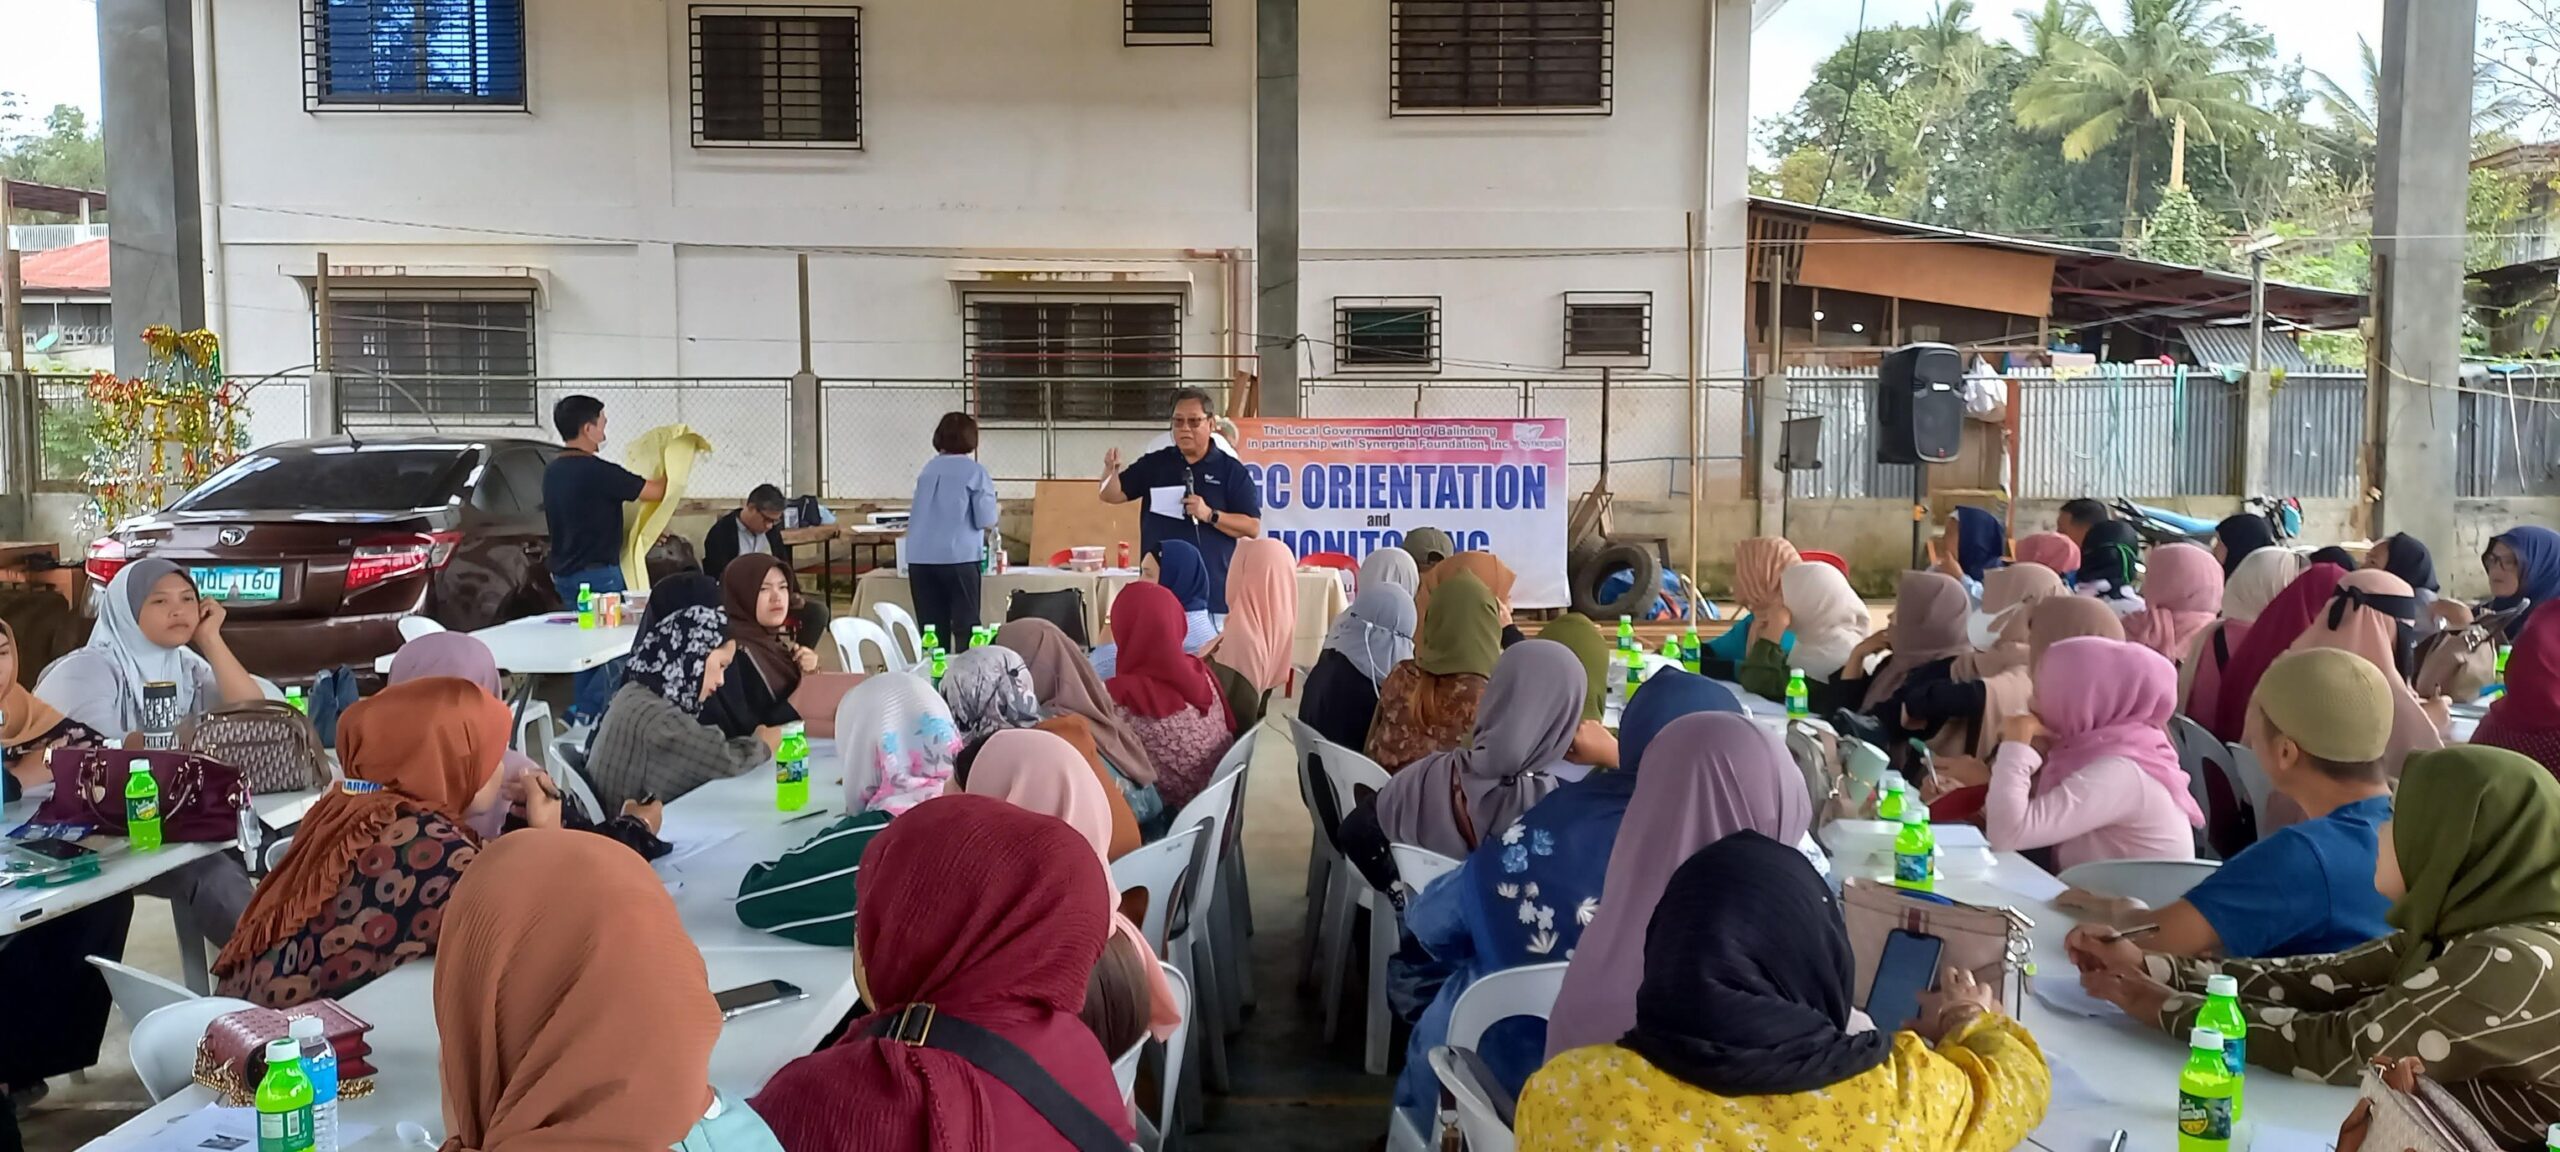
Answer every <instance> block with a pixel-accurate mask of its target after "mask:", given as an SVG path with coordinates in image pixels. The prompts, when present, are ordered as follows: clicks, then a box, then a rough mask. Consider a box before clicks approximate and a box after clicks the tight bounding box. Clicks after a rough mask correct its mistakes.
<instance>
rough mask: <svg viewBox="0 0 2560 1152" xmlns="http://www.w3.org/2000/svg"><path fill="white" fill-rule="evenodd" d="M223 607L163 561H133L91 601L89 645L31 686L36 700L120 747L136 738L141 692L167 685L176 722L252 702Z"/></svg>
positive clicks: (250, 682)
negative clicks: (93, 615)
mask: <svg viewBox="0 0 2560 1152" xmlns="http://www.w3.org/2000/svg"><path fill="white" fill-rule="evenodd" d="M224 615H225V613H224V610H223V606H222V602H221V601H219V600H204V599H199V598H198V597H197V596H196V585H195V581H193V580H191V579H188V577H187V574H186V571H185V570H184V569H182V568H180V567H178V566H177V565H176V564H174V563H171V562H169V561H167V560H158V559H152V560H136V561H134V562H133V563H130V564H127V565H125V566H124V568H123V570H122V571H119V572H117V573H116V577H115V579H114V580H111V581H109V582H108V583H107V588H106V591H105V592H103V593H100V594H99V596H98V626H97V628H96V630H94V631H92V632H91V633H90V634H89V643H88V644H87V645H86V646H84V647H81V648H79V649H76V650H74V651H72V652H70V653H68V654H65V655H64V656H63V657H62V658H61V659H59V660H56V661H54V662H53V666H52V667H50V668H47V669H45V670H44V675H43V676H42V677H41V678H40V679H38V680H37V681H36V689H35V691H36V697H37V698H38V699H41V700H43V701H44V702H45V703H47V704H51V705H53V706H54V707H55V708H56V709H59V710H60V711H61V712H62V714H63V715H64V716H66V717H68V718H70V719H72V720H76V721H78V722H80V723H81V724H82V725H84V726H86V727H87V728H89V729H90V730H91V731H93V732H96V733H97V734H98V735H99V736H101V737H104V738H105V739H106V740H107V741H108V742H109V743H122V742H123V740H124V738H125V736H126V735H128V734H130V733H133V732H138V731H141V730H142V688H143V685H146V684H152V683H166V684H172V685H175V686H176V687H177V690H178V715H179V716H180V717H186V716H190V715H193V714H195V713H197V712H201V711H204V710H206V709H208V708H212V707H214V706H216V705H219V704H233V703H242V702H246V701H250V700H256V699H259V698H260V697H261V696H262V695H263V693H261V692H260V691H259V689H258V681H257V678H256V677H253V676H251V675H250V674H249V670H248V669H247V668H245V667H242V666H241V664H240V659H239V657H236V656H233V655H232V654H231V646H230V645H229V644H226V643H224V642H223V639H222V622H223V618H224Z"/></svg>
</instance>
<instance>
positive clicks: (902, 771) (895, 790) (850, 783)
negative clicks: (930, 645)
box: [836, 672, 961, 816]
mask: <svg viewBox="0 0 2560 1152" xmlns="http://www.w3.org/2000/svg"><path fill="white" fill-rule="evenodd" d="M960 746H961V740H960V729H959V727H958V726H957V725H955V724H953V723H952V722H951V709H949V708H947V707H944V706H943V703H942V697H940V696H937V695H934V692H933V685H931V684H929V683H926V682H925V680H924V678H923V677H920V676H917V675H915V674H914V673H911V672H889V673H884V674H882V675H879V676H873V677H871V678H869V679H867V680H864V681H863V682H862V683H860V684H857V685H855V686H854V689H853V691H851V692H848V693H845V697H844V702H843V703H840V704H838V705H836V758H837V760H838V761H839V762H840V763H841V764H842V765H843V767H844V807H845V811H848V812H857V811H859V812H886V813H888V814H890V815H892V816H895V815H897V814H899V813H901V812H904V811H906V810H907V809H909V808H913V807H915V806H916V805H918V804H922V803H924V802H925V801H927V800H931V799H933V798H934V797H936V796H940V795H942V789H943V787H944V786H945V785H946V784H948V783H949V782H950V780H951V773H952V769H953V767H954V765H955V764H956V762H957V760H958V757H959V755H960Z"/></svg>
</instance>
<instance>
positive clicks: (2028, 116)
mask: <svg viewBox="0 0 2560 1152" xmlns="http://www.w3.org/2000/svg"><path fill="white" fill-rule="evenodd" d="M2070 7H2072V8H2076V9H2078V10H2079V14H2080V16H2081V18H2082V19H2083V20H2085V22H2086V23H2085V25H2084V27H2083V28H2082V30H2081V31H2080V33H2079V34H2078V35H2076V36H2071V37H2063V38H2057V40H2056V41H2055V42H2054V43H2052V44H2050V45H2049V46H2047V54H2048V60H2047V62H2046V63H2045V64H2044V65H2043V66H2042V67H2040V68H2039V69H2038V70H2037V71H2036V73H2035V75H2034V76H2032V77H2030V78H2029V79H2028V81H2027V82H2026V83H2025V84H2024V85H2021V86H2020V87H2019V89H2018V92H2017V95H2016V97H2015V98H2014V104H2015V110H2016V113H2017V117H2018V123H2019V124H2020V125H2022V126H2024V127H2026V128H2028V129H2030V130H2033V131H2038V132H2044V133H2048V134H2053V135H2058V136H2060V137H2061V140H2062V156H2063V159H2065V160H2068V161H2070V162H2072V163H2085V162H2087V161H2088V160H2089V159H2090V158H2091V157H2093V156H2096V155H2098V154H2099V153H2101V152H2103V151H2105V150H2106V149H2107V148H2108V147H2109V146H2110V145H2113V144H2115V143H2116V142H2117V140H2118V139H2119V138H2129V142H2130V146H2131V149H2132V151H2131V160H2130V162H2129V163H2128V164H2127V165H2126V169H2125V188H2124V215H2123V221H2124V235H2125V236H2126V237H2127V238H2131V237H2132V235H2133V231H2134V225H2135V220H2136V218H2137V214H2138V213H2139V211H2140V208H2141V196H2142V175H2143V170H2144V163H2143V160H2144V148H2145V145H2146V144H2147V143H2150V142H2154V141H2156V140H2157V139H2158V138H2160V137H2163V136H2168V135H2170V134H2171V130H2172V128H2173V126H2175V125H2177V124H2180V123H2183V124H2184V125H2185V126H2186V131H2187V133H2188V134H2190V135H2191V136H2194V137H2195V138H2196V139H2197V140H2198V141H2199V142H2201V143H2204V144H2218V143H2220V142H2221V141H2223V140H2224V139H2225V138H2227V137H2237V136H2241V135H2245V134H2247V133H2249V132H2251V131H2253V130H2255V129H2257V128H2258V127H2259V126H2260V125H2262V124H2263V123H2264V122H2265V119H2266V114H2265V113H2264V112H2262V111H2260V110H2259V109H2258V108H2257V107H2256V106H2255V105H2254V104H2253V103H2252V102H2251V96H2252V94H2253V91H2254V90H2255V88H2256V86H2257V84H2258V81H2259V80H2260V79H2261V77H2262V75H2263V67H2264V64H2265V62H2266V61H2267V60H2268V59H2269V58H2270V57H2272V56H2273V55H2274V51H2275V47H2274V42H2273V41H2272V40H2270V39H2269V38H2268V36H2267V34H2266V31H2265V30H2264V29H2262V28H2259V27H2257V26H2256V25H2253V24H2250V23H2248V22H2247V21H2245V20H2242V19H2241V18H2240V17H2239V16H2238V15H2236V14H2234V13H2232V12H2230V11H2228V10H2226V9H2224V8H2223V7H2222V6H2221V5H2220V3H2219V2H2218V0H2124V11H2123V14H2122V20H2121V21H2120V23H2121V25H2122V26H2121V27H2120V28H2113V27H2109V26H2108V25H2107V24H2106V23H2105V21H2104V20H2102V19H2101V18H2100V17H2099V16H2098V14H2097V12H2096V10H2095V9H2094V8H2092V7H2090V6H2089V5H2088V4H2087V3H2086V2H2085V0H2078V2H2074V3H2072V4H2071V5H2070ZM2174 163H2175V161H2173V164H2174Z"/></svg>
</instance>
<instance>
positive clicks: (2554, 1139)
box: [2542, 1124, 2560, 1152]
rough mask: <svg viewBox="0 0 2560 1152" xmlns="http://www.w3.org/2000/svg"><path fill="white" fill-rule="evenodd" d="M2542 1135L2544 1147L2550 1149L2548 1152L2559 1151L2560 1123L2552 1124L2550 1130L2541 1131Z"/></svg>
mask: <svg viewBox="0 0 2560 1152" xmlns="http://www.w3.org/2000/svg"><path fill="white" fill-rule="evenodd" d="M2542 1137H2543V1140H2542V1142H2543V1146H2544V1147H2546V1148H2548V1149H2550V1152H2560V1124H2554V1125H2552V1126H2551V1130H2550V1131H2548V1132H2545V1133H2543V1134H2542Z"/></svg>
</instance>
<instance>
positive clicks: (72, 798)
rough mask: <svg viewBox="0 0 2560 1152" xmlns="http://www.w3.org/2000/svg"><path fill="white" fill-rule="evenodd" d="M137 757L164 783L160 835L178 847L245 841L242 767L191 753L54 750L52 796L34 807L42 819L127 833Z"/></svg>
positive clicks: (48, 759)
mask: <svg viewBox="0 0 2560 1152" xmlns="http://www.w3.org/2000/svg"><path fill="white" fill-rule="evenodd" d="M136 760H142V761H146V762H148V763H149V764H150V765H151V778H152V780H153V781H154V782H155V783H157V784H159V786H160V838H161V839H162V840H164V841H167V842H169V843H172V844H228V843H230V842H231V841H233V840H235V839H237V838H239V835H240V823H239V821H240V809H242V808H245V807H248V805H249V789H248V786H247V785H246V784H244V783H243V782H242V781H241V779H240V770H239V769H237V768H233V767H232V766H230V765H228V764H224V763H222V762H220V761H217V760H209V759H206V758H205V757H203V756H198V755H196V754H194V753H191V752H143V751H136V750H133V749H129V748H55V749H53V750H51V751H49V752H47V753H46V754H45V761H44V762H45V767H46V768H48V769H50V770H51V771H52V773H53V798H52V799H50V800H47V801H45V802H44V806H43V807H41V808H38V809H37V810H36V822H37V823H40V824H86V825H89V826H90V827H92V828H95V829H97V830H98V831H100V832H104V833H106V834H108V835H110V836H122V835H124V834H125V826H124V788H125V781H126V779H127V777H128V776H130V775H131V773H129V772H127V771H126V768H127V766H129V765H131V764H132V763H133V762H134V761H136Z"/></svg>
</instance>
